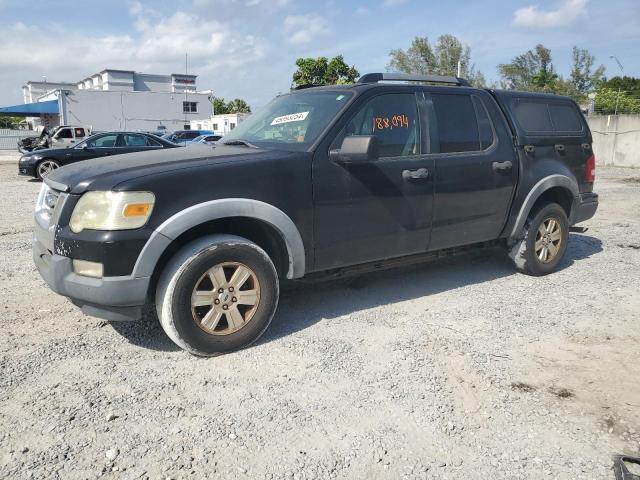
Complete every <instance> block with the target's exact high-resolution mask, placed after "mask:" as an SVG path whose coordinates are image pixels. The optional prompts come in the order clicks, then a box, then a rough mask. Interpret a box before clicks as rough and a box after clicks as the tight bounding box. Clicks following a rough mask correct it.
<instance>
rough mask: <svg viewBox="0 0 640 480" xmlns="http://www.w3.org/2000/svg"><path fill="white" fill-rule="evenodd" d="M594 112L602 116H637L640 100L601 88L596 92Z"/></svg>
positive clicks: (639, 110)
mask: <svg viewBox="0 0 640 480" xmlns="http://www.w3.org/2000/svg"><path fill="white" fill-rule="evenodd" d="M594 105H595V110H596V112H597V113H600V114H603V115H610V114H614V113H618V114H620V113H626V114H639V113H640V98H638V97H634V96H632V95H629V93H628V92H625V91H621V90H618V89H614V88H609V87H605V86H601V87H599V88H598V89H597V90H596V97H595V99H594Z"/></svg>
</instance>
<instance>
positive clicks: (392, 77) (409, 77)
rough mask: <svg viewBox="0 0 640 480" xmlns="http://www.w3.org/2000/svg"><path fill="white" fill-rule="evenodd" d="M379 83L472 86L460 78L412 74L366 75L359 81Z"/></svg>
mask: <svg viewBox="0 0 640 480" xmlns="http://www.w3.org/2000/svg"><path fill="white" fill-rule="evenodd" d="M377 82H421V83H444V84H447V85H456V86H458V87H470V86H471V84H470V83H469V82H468V81H467V80H466V79H465V78H460V77H453V76H451V77H447V76H442V75H418V74H412V73H366V74H364V75H363V76H361V77H360V78H359V79H358V83H377Z"/></svg>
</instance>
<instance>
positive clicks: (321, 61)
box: [293, 55, 360, 86]
mask: <svg viewBox="0 0 640 480" xmlns="http://www.w3.org/2000/svg"><path fill="white" fill-rule="evenodd" d="M296 66H297V67H298V70H296V71H295V72H294V73H293V85H294V86H301V85H335V84H345V83H354V82H355V81H356V79H357V78H358V77H359V76H360V74H359V73H358V70H356V67H355V66H351V67H350V66H349V65H347V64H346V63H345V61H344V58H343V57H342V55H338V56H336V57H334V58H332V59H331V60H329V59H328V58H327V57H318V58H298V59H297V60H296Z"/></svg>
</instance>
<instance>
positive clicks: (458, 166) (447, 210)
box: [425, 87, 518, 250]
mask: <svg viewBox="0 0 640 480" xmlns="http://www.w3.org/2000/svg"><path fill="white" fill-rule="evenodd" d="M425 101H426V105H427V110H428V116H429V140H430V151H431V152H432V157H433V160H434V162H435V165H434V167H435V176H434V182H435V185H434V188H435V199H434V210H433V224H432V231H431V242H430V245H429V249H430V250H437V249H441V248H447V247H454V246H459V245H467V244H472V243H476V242H482V241H487V240H493V239H496V238H498V237H499V236H500V233H501V231H502V229H503V227H504V224H505V222H506V219H507V215H508V213H509V208H510V205H511V198H512V195H513V191H514V188H515V185H516V183H517V177H518V165H517V162H516V160H515V156H514V148H513V143H512V140H511V135H510V133H509V131H508V130H507V126H506V124H505V121H504V119H503V116H502V114H501V112H500V110H499V109H498V107H497V105H496V103H495V102H494V101H493V99H492V98H491V97H490V96H489V95H488V94H487V93H486V92H484V91H481V90H471V89H462V88H459V87H452V88H446V89H445V88H443V87H436V88H433V89H428V90H426V91H425Z"/></svg>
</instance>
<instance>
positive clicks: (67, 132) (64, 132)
mask: <svg viewBox="0 0 640 480" xmlns="http://www.w3.org/2000/svg"><path fill="white" fill-rule="evenodd" d="M56 138H73V133H72V132H71V129H70V128H63V129H61V130H59V131H58V133H56Z"/></svg>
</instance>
